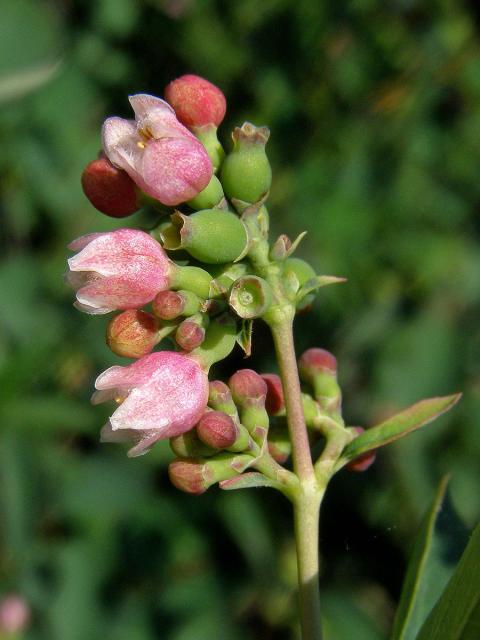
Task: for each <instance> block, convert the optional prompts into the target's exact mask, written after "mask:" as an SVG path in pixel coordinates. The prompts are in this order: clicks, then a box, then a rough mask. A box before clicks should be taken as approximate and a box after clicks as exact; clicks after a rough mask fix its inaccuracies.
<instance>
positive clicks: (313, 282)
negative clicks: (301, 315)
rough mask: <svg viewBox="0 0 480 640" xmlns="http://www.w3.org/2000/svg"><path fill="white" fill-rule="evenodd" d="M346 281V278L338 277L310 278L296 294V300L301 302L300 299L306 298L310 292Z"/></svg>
mask: <svg viewBox="0 0 480 640" xmlns="http://www.w3.org/2000/svg"><path fill="white" fill-rule="evenodd" d="M346 281H347V279H346V278H342V277H340V276H315V278H310V280H307V282H306V283H305V284H304V285H303V287H302V288H301V289H300V291H299V292H298V295H297V300H302V298H304V297H305V296H308V294H309V293H312V291H315V290H316V289H320V288H321V287H326V286H328V285H329V284H339V283H341V282H346Z"/></svg>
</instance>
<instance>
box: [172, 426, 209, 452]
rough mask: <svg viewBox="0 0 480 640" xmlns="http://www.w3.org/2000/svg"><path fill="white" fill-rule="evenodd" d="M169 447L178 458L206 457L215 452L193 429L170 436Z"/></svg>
mask: <svg viewBox="0 0 480 640" xmlns="http://www.w3.org/2000/svg"><path fill="white" fill-rule="evenodd" d="M170 448H171V450H172V451H173V453H174V454H175V455H177V456H178V457H179V458H195V457H198V456H201V457H208V456H211V455H213V454H214V453H216V451H215V449H212V448H211V447H208V446H207V445H206V444H204V443H203V442H202V441H201V440H200V438H199V437H198V435H197V432H196V430H195V429H190V431H187V432H186V433H182V434H180V435H178V436H175V437H174V438H170Z"/></svg>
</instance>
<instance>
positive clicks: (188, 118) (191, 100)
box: [165, 74, 227, 129]
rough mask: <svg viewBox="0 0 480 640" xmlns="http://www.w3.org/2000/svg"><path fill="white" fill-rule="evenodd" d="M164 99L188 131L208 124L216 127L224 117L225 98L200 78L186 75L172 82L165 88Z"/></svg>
mask: <svg viewBox="0 0 480 640" xmlns="http://www.w3.org/2000/svg"><path fill="white" fill-rule="evenodd" d="M165 98H166V100H167V102H168V103H169V104H170V105H171V106H172V107H173V109H174V111H175V115H176V116H177V118H178V119H179V120H180V122H181V123H182V124H184V125H185V126H186V127H188V128H189V129H191V128H194V127H202V126H205V125H208V124H213V125H215V127H218V126H219V124H220V123H221V122H222V120H223V118H224V117H225V111H226V108H227V103H226V100H225V96H224V95H223V93H222V92H221V91H220V89H219V88H218V87H216V86H215V85H214V84H212V83H211V82H209V81H208V80H205V79H204V78H201V77H200V76H196V75H192V74H187V75H184V76H181V77H180V78H177V79H176V80H172V82H170V84H169V85H167V87H166V88H165Z"/></svg>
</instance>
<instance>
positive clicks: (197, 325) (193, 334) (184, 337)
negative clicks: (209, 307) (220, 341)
mask: <svg viewBox="0 0 480 640" xmlns="http://www.w3.org/2000/svg"><path fill="white" fill-rule="evenodd" d="M207 322H208V317H207V316H206V315H205V314H200V313H197V314H195V315H194V316H191V317H190V318H187V319H186V320H184V321H183V322H181V323H180V324H179V325H178V329H177V331H176V333H175V340H176V342H177V344H178V345H179V347H181V348H182V349H183V350H184V351H192V350H193V349H196V348H197V347H199V346H200V345H201V344H202V342H203V341H204V340H205V329H206V324H207Z"/></svg>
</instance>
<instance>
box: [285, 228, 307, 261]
mask: <svg viewBox="0 0 480 640" xmlns="http://www.w3.org/2000/svg"><path fill="white" fill-rule="evenodd" d="M306 235H307V232H306V231H302V233H299V234H298V236H297V237H296V238H295V240H294V241H293V242H292V244H291V246H290V249H289V250H288V251H287V252H286V254H285V258H288V257H290V256H291V255H292V253H294V252H295V251H296V250H297V249H298V245H299V244H300V243H301V241H302V240H303V239H304V238H305V236H306Z"/></svg>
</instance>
